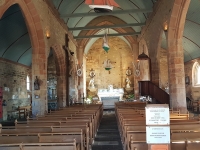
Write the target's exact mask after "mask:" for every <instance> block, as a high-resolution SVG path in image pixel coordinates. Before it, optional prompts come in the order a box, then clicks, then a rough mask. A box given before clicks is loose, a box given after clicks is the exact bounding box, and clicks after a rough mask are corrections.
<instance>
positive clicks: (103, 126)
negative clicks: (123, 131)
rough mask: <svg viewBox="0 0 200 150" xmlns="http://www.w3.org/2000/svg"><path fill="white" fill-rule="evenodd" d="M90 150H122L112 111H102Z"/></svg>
mask: <svg viewBox="0 0 200 150" xmlns="http://www.w3.org/2000/svg"><path fill="white" fill-rule="evenodd" d="M92 150H123V147H122V143H121V138H120V134H119V130H118V126H117V120H116V117H115V113H114V111H111V110H108V111H104V115H103V118H102V120H101V122H100V126H99V129H98V132H97V134H96V137H95V139H94V142H93V144H92Z"/></svg>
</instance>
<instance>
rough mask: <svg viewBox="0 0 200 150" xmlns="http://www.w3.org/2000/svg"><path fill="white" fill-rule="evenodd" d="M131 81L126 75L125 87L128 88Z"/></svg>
mask: <svg viewBox="0 0 200 150" xmlns="http://www.w3.org/2000/svg"><path fill="white" fill-rule="evenodd" d="M130 84H131V81H130V79H129V78H128V77H126V88H130V87H131V86H130Z"/></svg>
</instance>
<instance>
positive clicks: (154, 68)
mask: <svg viewBox="0 0 200 150" xmlns="http://www.w3.org/2000/svg"><path fill="white" fill-rule="evenodd" d="M150 65H151V68H150V69H151V73H150V76H151V81H152V82H153V83H154V84H155V85H157V86H159V81H160V79H159V67H158V61H157V60H152V59H151V62H150Z"/></svg>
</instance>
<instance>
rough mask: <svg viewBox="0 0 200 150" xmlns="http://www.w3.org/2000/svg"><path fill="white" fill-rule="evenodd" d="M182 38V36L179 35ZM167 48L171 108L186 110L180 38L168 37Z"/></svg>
mask: <svg viewBox="0 0 200 150" xmlns="http://www.w3.org/2000/svg"><path fill="white" fill-rule="evenodd" d="M181 38H182V37H181ZM168 42H169V45H170V47H169V49H168V66H169V94H170V105H171V108H174V109H180V110H181V111H182V112H186V110H187V107H186V92H185V71H184V60H183V58H184V57H183V56H184V53H183V47H182V39H179V40H175V39H170V40H168Z"/></svg>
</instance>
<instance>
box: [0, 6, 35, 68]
mask: <svg viewBox="0 0 200 150" xmlns="http://www.w3.org/2000/svg"><path fill="white" fill-rule="evenodd" d="M30 47H31V42H30V37H29V34H28V30H27V27H26V24H25V20H24V17H23V15H22V12H21V9H20V7H19V5H17V4H14V5H12V6H11V7H10V8H8V10H7V11H6V12H5V13H4V15H3V16H2V18H1V19H0V57H3V58H5V59H8V60H11V61H15V62H17V61H18V60H20V61H18V62H19V63H21V64H24V65H26V66H30V64H31V61H32V50H31V49H30V50H31V52H29V53H27V54H28V55H27V54H26V57H27V58H28V59H26V61H23V60H25V59H21V58H24V56H23V55H24V54H25V53H24V52H25V51H26V50H27V49H28V48H30Z"/></svg>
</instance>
